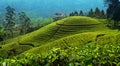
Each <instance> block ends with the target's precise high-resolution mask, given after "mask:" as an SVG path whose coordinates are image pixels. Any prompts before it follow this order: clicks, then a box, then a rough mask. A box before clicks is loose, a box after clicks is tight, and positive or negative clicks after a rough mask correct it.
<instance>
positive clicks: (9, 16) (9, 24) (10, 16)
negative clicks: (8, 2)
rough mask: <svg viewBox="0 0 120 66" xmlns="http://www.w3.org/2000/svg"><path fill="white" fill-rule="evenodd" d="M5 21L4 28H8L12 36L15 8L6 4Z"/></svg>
mask: <svg viewBox="0 0 120 66" xmlns="http://www.w3.org/2000/svg"><path fill="white" fill-rule="evenodd" d="M6 11H7V13H6V23H5V30H9V31H10V33H11V36H12V38H13V27H14V26H15V9H14V8H12V7H10V6H7V7H6Z"/></svg>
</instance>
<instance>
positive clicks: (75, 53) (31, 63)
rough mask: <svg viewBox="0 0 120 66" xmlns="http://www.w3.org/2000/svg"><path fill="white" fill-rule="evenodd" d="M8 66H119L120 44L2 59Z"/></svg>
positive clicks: (91, 45)
mask: <svg viewBox="0 0 120 66" xmlns="http://www.w3.org/2000/svg"><path fill="white" fill-rule="evenodd" d="M3 62H5V63H6V64H7V66H26V65H27V66H41V65H42V66H51V65H52V66H78V65H80V66H113V65H116V66H119V65H120V63H119V62H120V44H116V45H109V44H105V45H97V44H90V45H89V44H86V45H84V46H81V48H77V47H68V48H66V49H60V48H54V49H53V50H51V51H50V52H49V53H48V54H47V55H41V54H29V53H27V54H24V55H23V56H22V57H14V58H12V59H2V58H1V59H0V63H3Z"/></svg>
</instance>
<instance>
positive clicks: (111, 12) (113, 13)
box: [104, 0, 120, 27]
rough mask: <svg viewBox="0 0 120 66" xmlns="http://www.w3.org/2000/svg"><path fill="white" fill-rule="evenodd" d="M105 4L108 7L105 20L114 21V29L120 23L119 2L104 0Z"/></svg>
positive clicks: (117, 0) (116, 0)
mask: <svg viewBox="0 0 120 66" xmlns="http://www.w3.org/2000/svg"><path fill="white" fill-rule="evenodd" d="M104 1H105V4H107V5H108V8H107V18H108V19H112V20H114V27H116V26H118V22H119V21H120V17H119V14H120V11H119V10H120V2H119V0H104Z"/></svg>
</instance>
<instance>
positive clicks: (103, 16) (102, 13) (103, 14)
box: [100, 10, 106, 18]
mask: <svg viewBox="0 0 120 66" xmlns="http://www.w3.org/2000/svg"><path fill="white" fill-rule="evenodd" d="M100 18H106V14H105V12H104V10H101V13H100Z"/></svg>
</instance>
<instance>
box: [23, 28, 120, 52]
mask: <svg viewBox="0 0 120 66" xmlns="http://www.w3.org/2000/svg"><path fill="white" fill-rule="evenodd" d="M86 44H96V45H97V44H110V45H115V44H120V33H119V31H117V30H106V31H96V32H85V33H79V34H75V35H71V36H68V37H64V38H61V39H59V40H55V41H53V42H50V43H48V44H45V45H42V46H40V47H37V48H33V49H31V50H28V51H26V52H25V53H34V54H35V53H36V54H38V53H42V54H44V53H45V54H46V53H47V52H49V50H51V49H53V48H62V49H66V48H68V47H76V46H77V47H79V48H82V47H83V46H84V45H86Z"/></svg>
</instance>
